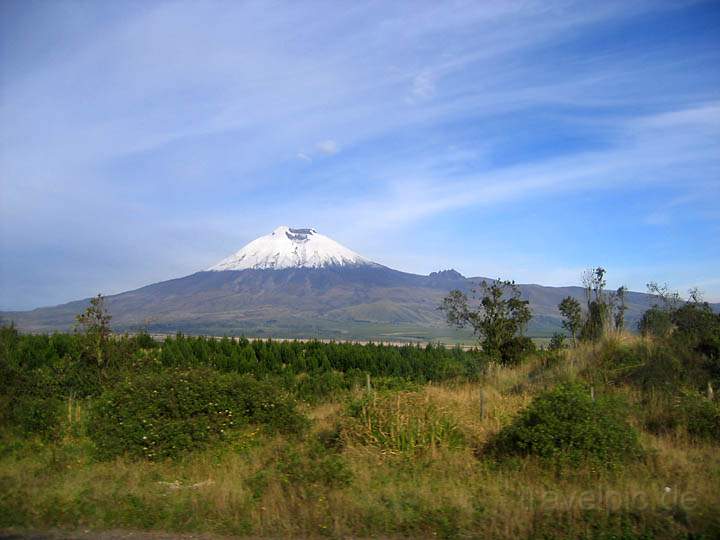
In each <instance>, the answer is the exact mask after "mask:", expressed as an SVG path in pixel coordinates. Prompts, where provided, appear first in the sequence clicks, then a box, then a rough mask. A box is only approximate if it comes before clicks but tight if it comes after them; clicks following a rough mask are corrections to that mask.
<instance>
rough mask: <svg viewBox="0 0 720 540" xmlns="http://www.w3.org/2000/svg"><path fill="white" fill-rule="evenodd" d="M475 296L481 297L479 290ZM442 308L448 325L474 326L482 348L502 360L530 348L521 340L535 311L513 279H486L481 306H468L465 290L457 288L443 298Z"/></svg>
mask: <svg viewBox="0 0 720 540" xmlns="http://www.w3.org/2000/svg"><path fill="white" fill-rule="evenodd" d="M472 297H473V299H477V298H478V291H477V290H473V291H472ZM439 309H441V310H442V311H444V312H445V315H446V317H447V321H448V323H449V324H451V325H454V326H457V327H458V328H463V327H466V326H470V327H472V329H473V331H474V333H475V334H476V335H477V336H478V337H479V338H480V342H481V345H482V348H483V351H485V353H486V354H487V355H488V356H490V357H492V358H496V359H498V360H499V361H501V362H503V363H513V362H516V361H518V360H519V357H518V354H522V352H523V351H524V350H525V349H526V348H527V347H526V346H525V341H522V343H520V339H521V338H522V334H523V331H524V330H525V326H526V325H527V323H528V322H529V321H530V319H531V318H532V312H531V310H530V306H529V302H528V301H527V300H522V299H521V298H520V288H519V287H518V286H517V285H516V284H515V282H514V281H503V280H500V279H498V280H496V281H493V282H491V283H488V282H487V281H483V282H482V283H481V284H480V306H479V308H473V307H471V306H470V305H469V302H468V297H467V295H466V294H465V293H464V292H462V291H459V290H454V291H451V292H450V293H449V294H448V295H447V296H446V297H445V298H444V299H443V301H442V304H441V305H440V308H439ZM515 342H517V344H516V343H515ZM519 345H522V346H519Z"/></svg>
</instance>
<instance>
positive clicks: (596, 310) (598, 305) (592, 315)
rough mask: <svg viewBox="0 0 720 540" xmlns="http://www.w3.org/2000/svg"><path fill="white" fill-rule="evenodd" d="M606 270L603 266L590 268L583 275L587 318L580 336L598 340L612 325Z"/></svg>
mask: <svg viewBox="0 0 720 540" xmlns="http://www.w3.org/2000/svg"><path fill="white" fill-rule="evenodd" d="M606 273H607V272H606V270H605V269H604V268H602V267H601V266H598V267H597V268H590V269H588V270H586V271H585V272H584V273H583V275H582V281H583V286H584V287H585V297H586V298H587V308H588V313H587V318H586V319H585V324H584V325H583V328H582V331H581V333H580V338H581V339H583V340H587V341H597V340H598V339H600V338H601V337H602V336H603V335H605V334H606V333H607V330H608V328H609V326H610V314H611V313H610V302H609V300H608V298H607V295H606V294H605V290H604V289H605V285H606V281H605V274H606Z"/></svg>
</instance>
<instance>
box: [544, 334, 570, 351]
mask: <svg viewBox="0 0 720 540" xmlns="http://www.w3.org/2000/svg"><path fill="white" fill-rule="evenodd" d="M573 339H574V338H573ZM564 347H565V334H561V333H560V332H555V333H554V334H553V335H552V337H551V338H550V345H549V346H548V348H549V350H551V351H561V350H562V349H563V348H564Z"/></svg>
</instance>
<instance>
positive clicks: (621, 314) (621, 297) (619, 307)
mask: <svg viewBox="0 0 720 540" xmlns="http://www.w3.org/2000/svg"><path fill="white" fill-rule="evenodd" d="M626 292H627V287H626V286H625V285H623V286H621V287H618V290H617V291H616V292H615V296H614V299H615V300H616V301H617V303H616V304H615V315H614V320H615V330H617V331H621V330H623V329H624V328H625V312H626V311H627V306H626V305H625V293H626Z"/></svg>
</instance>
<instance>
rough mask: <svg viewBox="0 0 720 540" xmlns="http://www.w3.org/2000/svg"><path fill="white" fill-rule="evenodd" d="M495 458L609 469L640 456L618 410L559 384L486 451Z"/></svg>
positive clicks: (606, 400)
mask: <svg viewBox="0 0 720 540" xmlns="http://www.w3.org/2000/svg"><path fill="white" fill-rule="evenodd" d="M485 450H486V451H488V453H489V454H490V455H494V456H496V457H498V458H504V457H508V456H517V455H521V456H522V455H532V456H538V457H540V458H543V459H546V460H550V461H553V462H555V463H557V464H561V465H562V464H569V465H578V464H581V463H584V462H590V463H592V464H593V465H601V466H610V467H611V466H614V465H615V464H617V463H619V462H622V461H625V460H628V459H633V458H637V457H639V456H640V455H641V447H640V443H639V441H638V434H637V432H636V431H635V429H634V428H633V427H632V426H630V424H628V421H627V410H626V407H625V406H624V404H623V403H622V402H621V401H619V400H618V399H616V398H614V397H613V396H602V397H598V398H596V399H593V398H592V397H591V394H590V391H589V390H588V389H586V388H585V387H583V386H581V385H578V384H571V383H568V384H563V385H560V386H558V387H557V388H555V389H553V390H551V391H549V392H546V393H544V394H541V395H540V396H538V397H537V398H535V399H534V400H533V402H532V403H531V404H530V406H529V407H528V408H527V409H526V410H525V411H523V412H522V413H521V414H520V415H519V416H518V417H516V418H515V420H514V421H513V422H512V423H511V424H510V425H509V426H507V427H505V428H503V429H502V430H501V431H500V432H499V433H498V434H497V435H496V436H495V437H494V438H493V439H492V440H491V441H490V442H489V443H488V445H487V446H486V448H485Z"/></svg>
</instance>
